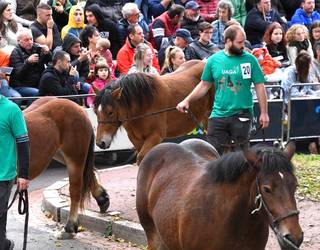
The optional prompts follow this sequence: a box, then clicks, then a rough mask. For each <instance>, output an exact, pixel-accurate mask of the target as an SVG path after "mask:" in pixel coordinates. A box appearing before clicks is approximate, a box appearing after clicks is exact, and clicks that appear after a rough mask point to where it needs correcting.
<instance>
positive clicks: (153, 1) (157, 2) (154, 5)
mask: <svg viewBox="0 0 320 250" xmlns="http://www.w3.org/2000/svg"><path fill="white" fill-rule="evenodd" d="M148 2H149V8H151V15H152V16H153V17H154V18H156V17H157V16H160V15H161V14H162V13H163V12H165V11H166V10H168V9H169V8H170V6H171V4H169V6H168V8H165V7H163V5H162V4H161V0H148ZM174 3H175V4H179V5H181V6H184V5H185V3H184V4H183V3H182V2H181V0H175V1H174Z"/></svg>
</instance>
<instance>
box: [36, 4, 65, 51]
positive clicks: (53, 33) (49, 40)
mask: <svg viewBox="0 0 320 250" xmlns="http://www.w3.org/2000/svg"><path fill="white" fill-rule="evenodd" d="M30 28H31V31H32V36H33V39H34V41H35V42H37V43H39V44H42V45H47V46H48V47H49V49H50V50H51V51H53V50H54V49H55V48H56V47H57V46H59V45H61V38H60V33H59V29H58V27H57V25H56V24H55V23H54V21H53V19H52V9H51V7H50V6H49V5H48V4H45V3H40V4H39V5H38V6H37V20H36V21H34V23H33V24H31V26H30Z"/></svg>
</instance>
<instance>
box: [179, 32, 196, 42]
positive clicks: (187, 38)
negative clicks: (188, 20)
mask: <svg viewBox="0 0 320 250" xmlns="http://www.w3.org/2000/svg"><path fill="white" fill-rule="evenodd" d="M176 36H177V37H181V38H183V39H184V40H185V41H186V42H187V43H192V42H193V39H192V37H191V34H190V31H189V30H187V29H177V31H176Z"/></svg>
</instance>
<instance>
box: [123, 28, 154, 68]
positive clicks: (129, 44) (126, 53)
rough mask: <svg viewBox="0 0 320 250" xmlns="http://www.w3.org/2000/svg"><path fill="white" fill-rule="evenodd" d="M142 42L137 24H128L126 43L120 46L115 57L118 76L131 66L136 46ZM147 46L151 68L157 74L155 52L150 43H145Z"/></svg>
mask: <svg viewBox="0 0 320 250" xmlns="http://www.w3.org/2000/svg"><path fill="white" fill-rule="evenodd" d="M143 42H145V41H144V35H143V30H142V28H141V27H140V26H139V25H138V24H130V25H129V27H128V38H127V40H126V43H125V44H124V45H123V46H122V48H121V49H120V50H119V52H118V55H117V67H118V70H119V72H120V74H127V73H128V71H129V69H130V68H131V66H132V64H133V57H134V50H135V48H136V47H137V45H138V44H140V43H143ZM147 44H148V46H149V47H150V49H151V51H152V66H153V67H155V68H156V69H157V70H158V72H159V71H160V67H159V63H158V60H157V57H156V54H155V51H154V49H153V47H152V45H151V44H150V43H148V42H147Z"/></svg>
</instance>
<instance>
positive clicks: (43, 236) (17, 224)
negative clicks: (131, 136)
mask: <svg viewBox="0 0 320 250" xmlns="http://www.w3.org/2000/svg"><path fill="white" fill-rule="evenodd" d="M99 168H107V166H100V167H99ZM66 176H67V172H66V168H65V167H61V166H57V165H52V166H50V167H49V168H48V169H47V170H46V171H45V172H44V173H43V174H42V175H41V176H39V177H38V178H37V179H35V180H33V181H32V183H31V186H30V189H29V192H32V195H30V219H29V234H28V245H27V249H41V250H51V249H61V250H67V249H110V250H122V249H132V250H133V249H138V248H136V247H132V246H131V245H130V244H128V243H120V242H116V241H114V240H110V239H107V238H104V236H103V235H101V234H98V233H93V232H88V231H84V232H81V233H78V234H77V236H76V238H75V239H73V240H63V241H61V240H57V238H56V237H55V236H56V234H57V233H58V232H59V230H60V229H61V228H62V227H63V225H61V224H58V223H56V222H54V221H53V220H52V219H51V218H50V217H47V216H46V215H45V214H44V213H43V212H42V211H41V207H40V204H41V195H42V189H43V188H45V187H47V186H49V185H51V184H53V183H54V182H56V181H57V180H60V179H62V178H64V177H66ZM14 189H15V187H14ZM23 225H24V216H21V215H19V214H18V212H17V206H16V204H14V207H13V208H12V209H10V211H9V215H8V225H7V236H8V238H10V239H13V240H14V241H15V249H22V242H23Z"/></svg>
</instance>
